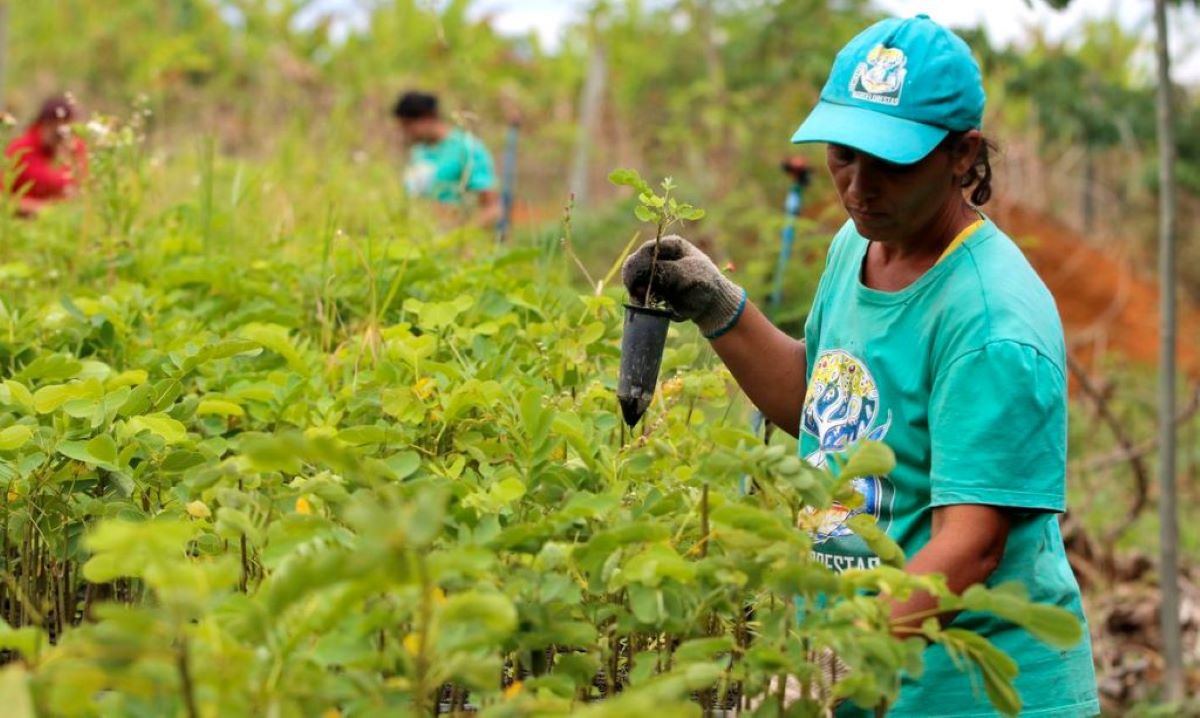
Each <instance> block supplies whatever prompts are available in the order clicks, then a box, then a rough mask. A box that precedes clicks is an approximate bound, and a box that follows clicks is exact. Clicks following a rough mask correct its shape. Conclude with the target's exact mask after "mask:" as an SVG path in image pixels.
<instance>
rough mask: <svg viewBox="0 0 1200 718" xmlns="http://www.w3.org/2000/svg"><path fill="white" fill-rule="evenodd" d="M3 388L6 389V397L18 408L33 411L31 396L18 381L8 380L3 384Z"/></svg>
mask: <svg viewBox="0 0 1200 718" xmlns="http://www.w3.org/2000/svg"><path fill="white" fill-rule="evenodd" d="M4 388H5V389H8V395H9V397H10V398H11V399H12V402H13V403H15V404H16V405H17V406H20V407H21V408H22V409H24V410H25V411H34V403H33V394H31V393H30V391H29V389H26V388H25V385H24V384H22V383H21V382H19V381H16V380H13V379H9V380H7V381H5V382H4Z"/></svg>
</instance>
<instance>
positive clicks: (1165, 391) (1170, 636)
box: [1154, 0, 1183, 703]
mask: <svg viewBox="0 0 1200 718" xmlns="http://www.w3.org/2000/svg"><path fill="white" fill-rule="evenodd" d="M1154 26H1155V34H1156V43H1155V46H1156V47H1155V50H1156V54H1157V56H1158V156H1159V163H1158V179H1159V188H1158V192H1159V213H1160V216H1159V224H1158V279H1159V286H1160V292H1161V295H1160V309H1159V317H1160V323H1161V326H1160V344H1159V390H1160V393H1159V406H1158V410H1159V413H1158V422H1159V431H1160V432H1161V437H1160V439H1159V459H1158V462H1159V471H1160V472H1161V473H1160V477H1159V478H1160V481H1161V487H1160V489H1159V496H1158V516H1159V542H1160V560H1159V576H1160V579H1159V580H1160V581H1161V584H1162V586H1161V588H1162V608H1161V611H1160V613H1161V617H1160V618H1161V621H1162V636H1163V659H1164V662H1165V669H1166V670H1165V673H1164V676H1163V678H1164V698H1165V699H1166V700H1167V701H1168V702H1170V703H1181V702H1182V701H1183V644H1182V636H1181V626H1180V622H1179V514H1178V511H1177V509H1176V485H1175V484H1176V476H1175V433H1176V432H1175V331H1176V320H1175V131H1174V126H1173V118H1172V109H1171V57H1170V55H1169V53H1168V45H1167V3H1166V0H1155V2H1154Z"/></svg>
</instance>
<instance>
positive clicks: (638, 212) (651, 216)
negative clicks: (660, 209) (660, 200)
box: [633, 204, 658, 222]
mask: <svg viewBox="0 0 1200 718" xmlns="http://www.w3.org/2000/svg"><path fill="white" fill-rule="evenodd" d="M633 214H634V216H635V217H637V218H638V219H640V220H642V221H643V222H656V221H658V214H657V213H656V212H655V211H654V210H652V209H650V208H649V207H647V206H645V205H641V204H639V205H638V206H636V207H634V208H633Z"/></svg>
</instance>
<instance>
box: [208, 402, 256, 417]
mask: <svg viewBox="0 0 1200 718" xmlns="http://www.w3.org/2000/svg"><path fill="white" fill-rule="evenodd" d="M196 414H197V415H198V416H210V415H216V416H245V415H246V412H245V411H244V410H243V409H242V407H240V406H238V405H237V404H234V403H233V402H232V401H225V400H223V399H204V400H203V401H201V402H200V403H199V404H198V405H196Z"/></svg>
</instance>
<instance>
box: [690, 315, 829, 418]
mask: <svg viewBox="0 0 1200 718" xmlns="http://www.w3.org/2000/svg"><path fill="white" fill-rule="evenodd" d="M712 348H713V349H714V350H715V351H716V352H717V356H719V357H721V361H723V362H725V366H727V367H729V371H730V372H732V373H733V378H734V379H736V380H737V383H738V386H740V387H742V391H744V392H746V396H748V397H750V401H752V402H754V405H755V406H757V407H758V409H759V411H761V412H762V413H763V416H765V417H767V418H768V419H770V420H771V423H773V424H775V425H776V426H778V427H779V428H781V429H783V430H784V431H786V432H787V433H789V434H791V435H792V436H798V435H799V431H800V413H801V409H802V407H803V406H804V392H805V388H806V386H807V380H806V376H807V364H808V360H807V357H806V355H805V347H804V342H803V341H797V340H795V339H793V338H791V337H789V336H788V335H787V334H784V333H783V332H782V331H780V330H779V329H778V328H776V327H775V325H774V324H771V322H770V320H768V319H767V318H766V317H765V316H764V315H763V313H762V312H760V311H759V310H758V307H755V306H754V305H753V304H752V303H750V302H747V303H746V309H745V310H744V311H743V313H742V316H741V318H739V319H738V320H737V324H735V325H734V326H733V328H732V329H730V330H729V331H728V332H726V333H725V334H723V335H721V336H719V337H717V338H716V339H713V340H712Z"/></svg>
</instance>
